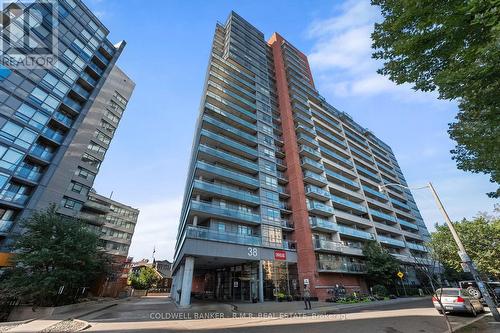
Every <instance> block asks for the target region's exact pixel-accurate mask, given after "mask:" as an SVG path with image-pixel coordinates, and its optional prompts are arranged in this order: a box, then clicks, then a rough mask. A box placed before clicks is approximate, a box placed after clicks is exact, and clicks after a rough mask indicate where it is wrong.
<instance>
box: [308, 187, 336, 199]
mask: <svg viewBox="0 0 500 333" xmlns="http://www.w3.org/2000/svg"><path fill="white" fill-rule="evenodd" d="M305 190H306V194H307V193H316V194H318V195H321V196H323V197H325V198H329V197H330V192H328V191H327V190H323V189H322V188H319V187H317V186H313V185H306V186H305Z"/></svg>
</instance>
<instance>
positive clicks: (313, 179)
mask: <svg viewBox="0 0 500 333" xmlns="http://www.w3.org/2000/svg"><path fill="white" fill-rule="evenodd" d="M304 181H305V182H307V183H309V184H313V185H316V186H319V187H323V186H326V185H327V184H328V181H327V180H326V178H325V177H323V176H321V175H318V174H317V173H314V172H312V171H309V170H306V171H304Z"/></svg>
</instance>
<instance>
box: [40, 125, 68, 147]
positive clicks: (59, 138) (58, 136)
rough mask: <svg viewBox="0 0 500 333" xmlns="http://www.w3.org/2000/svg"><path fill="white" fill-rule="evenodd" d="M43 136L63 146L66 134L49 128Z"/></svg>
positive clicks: (45, 129) (43, 132) (46, 128)
mask: <svg viewBox="0 0 500 333" xmlns="http://www.w3.org/2000/svg"><path fill="white" fill-rule="evenodd" d="M42 134H43V136H44V137H46V138H48V139H50V140H52V141H54V142H56V143H58V144H61V143H62V142H63V140H64V134H63V133H61V132H59V131H55V130H53V129H52V128H49V127H45V128H44V129H43V131H42Z"/></svg>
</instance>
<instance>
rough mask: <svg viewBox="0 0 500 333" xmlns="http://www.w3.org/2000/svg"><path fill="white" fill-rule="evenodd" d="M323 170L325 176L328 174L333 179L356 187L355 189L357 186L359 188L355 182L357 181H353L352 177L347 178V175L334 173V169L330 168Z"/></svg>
mask: <svg viewBox="0 0 500 333" xmlns="http://www.w3.org/2000/svg"><path fill="white" fill-rule="evenodd" d="M325 172H326V175H327V176H330V177H332V178H333V179H335V180H338V181H341V182H342V183H343V184H346V185H349V186H351V187H354V188H356V189H358V188H359V185H358V183H357V182H355V181H354V180H352V179H349V178H347V177H344V176H342V175H340V174H338V173H336V172H335V171H332V170H330V169H325Z"/></svg>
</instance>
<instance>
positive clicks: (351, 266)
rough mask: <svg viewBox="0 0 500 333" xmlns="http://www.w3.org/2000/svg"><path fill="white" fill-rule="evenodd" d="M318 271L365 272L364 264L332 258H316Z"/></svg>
mask: <svg viewBox="0 0 500 333" xmlns="http://www.w3.org/2000/svg"><path fill="white" fill-rule="evenodd" d="M318 271H319V272H325V273H328V272H332V273H357V274H365V273H366V265H365V264H362V263H356V262H339V261H334V260H318Z"/></svg>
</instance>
